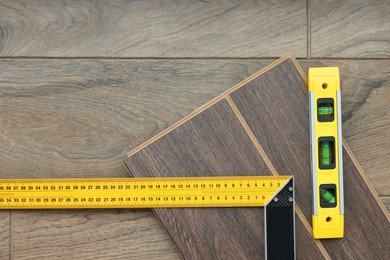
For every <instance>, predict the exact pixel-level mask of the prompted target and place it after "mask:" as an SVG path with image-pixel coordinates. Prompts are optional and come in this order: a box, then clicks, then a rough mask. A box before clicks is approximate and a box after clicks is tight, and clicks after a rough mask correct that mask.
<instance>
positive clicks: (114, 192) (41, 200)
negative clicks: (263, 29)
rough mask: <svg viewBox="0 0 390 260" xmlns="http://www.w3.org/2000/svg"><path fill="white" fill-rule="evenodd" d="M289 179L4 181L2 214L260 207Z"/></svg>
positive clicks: (0, 195) (0, 198) (0, 189)
mask: <svg viewBox="0 0 390 260" xmlns="http://www.w3.org/2000/svg"><path fill="white" fill-rule="evenodd" d="M290 179H291V177H289V176H287V177H286V176H272V177H265V176H247V177H243V176H240V177H189V178H134V179H131V178H126V179H19V180H18V179H15V180H7V179H5V180H1V181H0V209H51V208H67V209H68V208H168V207H169V208H171V207H245V206H246V207H260V206H264V205H266V204H267V202H268V201H269V200H270V199H271V198H272V197H273V196H274V195H275V194H276V193H277V191H278V190H280V189H281V188H282V187H283V186H285V184H286V183H287V182H288V181H289V180H290Z"/></svg>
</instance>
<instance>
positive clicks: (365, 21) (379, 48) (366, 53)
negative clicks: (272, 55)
mask: <svg viewBox="0 0 390 260" xmlns="http://www.w3.org/2000/svg"><path fill="white" fill-rule="evenodd" d="M310 18H311V56H312V57H355V58H356V57H364V58H372V57H378V58H383V57H390V4H389V1H388V0H379V1H370V0H357V1H356V0H350V1H336V0H332V1H321V0H313V1H311V12H310Z"/></svg>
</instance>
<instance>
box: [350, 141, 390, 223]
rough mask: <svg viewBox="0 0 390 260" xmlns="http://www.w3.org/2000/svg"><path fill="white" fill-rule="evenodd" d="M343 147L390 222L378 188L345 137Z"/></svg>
mask: <svg viewBox="0 0 390 260" xmlns="http://www.w3.org/2000/svg"><path fill="white" fill-rule="evenodd" d="M343 147H344V149H345V151H346V152H347V154H348V155H349V157H350V158H351V160H352V162H353V164H354V165H355V167H356V169H357V171H358V173H359V174H360V176H361V178H362V179H363V181H364V182H365V184H366V185H367V187H368V189H369V190H370V192H371V194H372V196H373V197H374V198H375V201H376V203H377V204H378V205H379V207H380V208H381V210H382V212H383V214H384V215H385V217H386V218H387V221H388V222H390V213H389V212H388V211H387V209H386V207H385V204H384V203H383V201H382V200H381V198H380V197H379V195H378V193H377V192H376V190H375V189H374V187H373V186H372V184H371V182H370V180H369V179H368V177H367V175H366V174H365V173H364V170H363V168H362V166H361V165H360V164H359V162H358V161H357V159H356V157H355V155H354V154H353V152H352V150H351V148H350V147H349V145H348V144H347V142H346V141H345V139H344V138H343Z"/></svg>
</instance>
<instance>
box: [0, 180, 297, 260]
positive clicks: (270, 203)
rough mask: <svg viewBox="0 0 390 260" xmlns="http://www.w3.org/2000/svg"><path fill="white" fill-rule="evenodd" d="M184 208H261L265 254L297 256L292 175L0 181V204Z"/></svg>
mask: <svg viewBox="0 0 390 260" xmlns="http://www.w3.org/2000/svg"><path fill="white" fill-rule="evenodd" d="M187 207H197V208H205V207H264V227H265V248H266V252H265V256H266V258H268V259H281V258H283V259H295V216H294V181H293V177H292V176H239V177H237V176H235V177H180V178H174V177H173V178H172V177H168V178H112V179H81V178H80V179H77V178H76V179H3V180H1V181H0V209H74V208H187Z"/></svg>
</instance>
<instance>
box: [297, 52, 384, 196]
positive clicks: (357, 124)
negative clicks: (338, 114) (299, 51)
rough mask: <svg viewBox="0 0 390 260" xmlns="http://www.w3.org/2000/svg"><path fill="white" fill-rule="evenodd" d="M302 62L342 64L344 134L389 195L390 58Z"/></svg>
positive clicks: (306, 64) (377, 186) (378, 185)
mask: <svg viewBox="0 0 390 260" xmlns="http://www.w3.org/2000/svg"><path fill="white" fill-rule="evenodd" d="M302 64H303V65H304V67H305V68H307V67H310V66H338V67H339V68H340V76H341V89H342V109H343V111H342V113H343V114H342V116H343V135H344V138H345V139H346V140H347V142H348V144H349V146H350V147H351V149H352V151H353V152H354V154H355V156H356V158H357V159H358V162H359V163H360V164H361V166H362V167H363V169H364V171H365V173H366V174H367V176H368V177H369V179H370V180H371V182H372V183H373V185H374V187H375V189H376V190H377V192H378V194H379V195H387V196H389V195H390V178H389V169H390V138H389V136H390V110H389V107H388V106H389V104H390V71H389V67H390V61H389V60H382V61H381V60H376V61H370V60H320V61H308V62H302ZM305 71H307V69H305Z"/></svg>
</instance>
